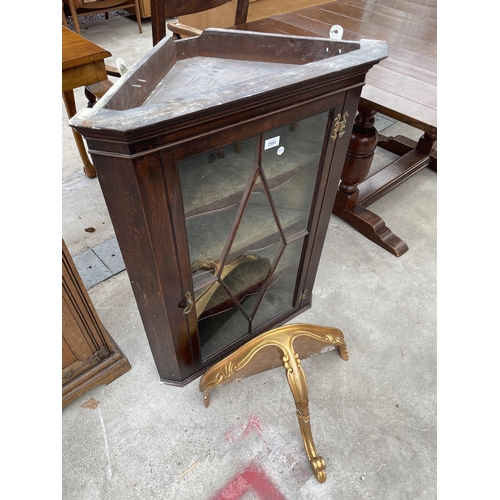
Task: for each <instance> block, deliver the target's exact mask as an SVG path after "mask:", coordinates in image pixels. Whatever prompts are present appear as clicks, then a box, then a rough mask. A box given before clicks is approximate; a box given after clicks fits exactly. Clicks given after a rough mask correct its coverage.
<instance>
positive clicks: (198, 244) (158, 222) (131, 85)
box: [70, 29, 387, 385]
mask: <svg viewBox="0 0 500 500" xmlns="http://www.w3.org/2000/svg"><path fill="white" fill-rule="evenodd" d="M386 54H387V48H386V45H385V43H383V42H380V41H374V40H362V41H361V42H338V41H334V40H330V39H324V38H309V37H294V36H285V35H270V34H265V33H253V32H244V31H238V30H221V29H207V30H205V31H204V32H203V33H202V34H201V35H200V36H199V37H193V38H188V39H183V40H178V41H174V40H172V39H167V38H165V39H163V40H162V41H161V42H159V43H158V44H157V45H156V46H155V47H154V48H153V50H152V51H151V52H150V53H149V54H148V55H147V56H146V57H145V58H144V59H143V60H142V61H141V63H140V64H138V65H136V66H134V68H132V69H131V70H130V71H128V72H127V74H126V75H124V76H123V77H122V78H120V80H119V81H118V82H117V84H116V85H114V86H113V88H112V89H111V90H110V91H109V92H107V93H106V95H105V96H104V97H103V98H102V99H100V100H99V101H98V102H97V104H96V105H95V106H94V107H93V108H92V109H86V110H82V111H81V112H79V113H78V114H77V116H76V117H74V118H72V120H71V121H70V125H71V126H72V127H74V128H75V130H77V131H78V132H80V133H81V134H82V135H83V136H84V137H85V139H86V140H87V144H88V147H89V151H90V153H91V155H92V159H93V161H94V165H95V166H96V169H97V172H98V179H99V183H100V185H101V188H102V192H103V194H104V198H105V200H106V204H107V207H108V210H109V213H110V216H111V219H112V222H113V226H114V228H115V231H116V236H117V240H118V242H119V244H120V248H121V251H122V255H123V258H124V260H125V264H126V266H127V271H128V275H129V278H130V280H131V284H132V289H133V291H134V294H135V298H136V301H137V305H138V308H139V311H140V313H141V318H142V321H143V324H144V328H145V331H146V334H147V336H148V340H149V344H150V346H151V350H152V353H153V357H154V360H155V363H156V367H157V369H158V373H159V376H160V379H161V381H163V382H165V383H169V384H174V385H184V384H186V383H188V382H190V381H191V380H194V379H195V378H197V377H198V376H199V375H200V374H202V373H203V372H205V371H206V370H207V369H208V368H209V367H210V366H212V365H214V363H216V362H217V360H220V359H222V358H223V357H224V356H226V355H227V354H229V353H231V352H233V351H234V350H235V349H237V348H238V347H239V346H242V345H243V344H245V343H246V342H248V341H249V340H250V339H253V338H255V337H257V336H258V335H260V334H261V333H263V332H265V331H267V330H269V329H271V328H275V327H277V326H279V325H282V324H283V323H285V322H286V321H288V320H290V319H291V318H292V317H294V316H296V315H298V314H300V313H301V312H302V311H305V310H306V309H307V308H309V307H310V306H311V291H312V289H313V285H314V281H315V277H316V272H317V268H318V264H319V259H320V255H321V249H322V246H323V242H324V239H325V235H326V231H327V228H328V222H329V219H330V216H331V209H332V206H333V202H334V197H335V193H336V189H337V186H338V182H339V179H340V173H341V170H342V166H343V163H344V159H345V155H346V151H347V144H348V137H349V131H350V129H351V128H352V124H353V120H354V116H355V114H356V109H357V106H358V103H359V98H360V94H361V88H362V86H363V85H364V81H365V75H366V72H367V71H368V70H369V69H370V68H371V67H372V66H373V65H374V64H377V62H378V61H379V60H381V59H383V58H384V57H386Z"/></svg>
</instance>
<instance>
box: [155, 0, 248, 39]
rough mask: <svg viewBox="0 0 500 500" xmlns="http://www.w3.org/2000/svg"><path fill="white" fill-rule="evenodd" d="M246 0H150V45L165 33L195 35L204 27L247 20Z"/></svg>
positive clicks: (231, 24)
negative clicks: (151, 39) (151, 37)
mask: <svg viewBox="0 0 500 500" xmlns="http://www.w3.org/2000/svg"><path fill="white" fill-rule="evenodd" d="M248 3H249V0H151V30H152V34H153V45H156V44H157V43H158V42H159V41H160V40H161V39H162V38H165V36H166V34H167V30H166V27H167V19H177V21H176V22H169V23H168V29H169V30H170V31H171V32H172V38H174V39H179V38H184V37H191V36H198V35H200V34H201V33H202V31H203V30H204V29H205V28H228V27H230V26H234V25H235V24H242V23H245V22H246V19H247V14H248Z"/></svg>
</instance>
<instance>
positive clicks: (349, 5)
mask: <svg viewBox="0 0 500 500" xmlns="http://www.w3.org/2000/svg"><path fill="white" fill-rule="evenodd" d="M335 24H337V25H340V26H342V28H343V30H344V33H343V38H342V39H343V40H354V41H356V40H360V39H362V38H367V39H377V40H385V41H386V42H387V43H388V47H389V57H388V58H387V59H386V60H384V61H382V62H380V63H379V64H378V65H377V66H375V67H374V68H372V69H371V70H370V71H369V72H368V75H367V79H366V86H365V87H364V88H363V92H362V95H361V101H360V106H359V109H358V115H357V117H356V120H355V124H354V128H353V132H352V137H351V141H350V144H349V150H348V153H347V159H346V163H345V165H344V170H343V173H342V181H341V183H340V186H339V190H338V193H337V197H336V200H335V205H334V209H333V213H335V214H336V215H338V216H339V217H341V218H342V219H344V220H345V221H346V222H348V223H349V224H351V225H352V226H353V227H354V228H356V229H357V230H358V231H359V232H361V233H362V234H363V235H365V236H366V237H367V238H369V239H371V240H372V241H374V242H375V243H377V244H378V245H380V246H381V247H383V248H385V249H386V250H388V251H390V252H391V253H393V254H394V255H396V256H398V257H399V256H400V255H402V254H403V253H405V252H406V251H407V250H408V246H407V245H406V243H405V242H404V241H403V240H401V239H400V238H398V237H397V236H396V235H394V234H393V233H392V231H391V230H390V229H389V228H388V227H387V226H386V225H385V222H384V221H383V220H382V219H381V218H380V217H379V216H378V215H376V214H374V213H373V212H371V211H369V210H368V209H367V208H366V207H367V206H369V205H370V204H371V203H373V202H374V201H376V200H378V199H380V198H381V197H382V196H383V195H384V194H386V193H388V192H389V191H391V190H392V189H394V188H395V187H397V186H398V185H400V184H401V183H402V182H404V181H405V180H407V179H408V178H409V177H410V176H412V175H414V174H416V173H417V172H419V171H420V170H421V169H423V168H425V167H428V166H430V167H432V168H434V169H437V156H436V151H435V149H434V144H435V141H436V139H437V0H418V3H417V2H414V1H411V0H338V1H336V2H330V3H326V4H323V5H318V6H314V7H308V8H306V9H301V10H297V11H294V12H289V13H286V14H278V15H273V16H271V17H268V18H266V19H261V20H258V21H254V22H251V23H246V24H243V25H240V26H237V27H236V28H237V29H244V30H252V31H261V32H262V31H264V32H271V33H286V34H293V35H306V36H321V37H328V36H329V33H330V28H331V27H332V25H335ZM377 112H380V113H383V114H384V115H387V116H389V117H392V118H394V119H396V120H398V121H401V122H404V123H406V124H409V125H411V126H413V127H416V128H418V129H420V130H422V131H423V132H424V134H423V136H422V137H421V139H420V140H419V141H418V142H415V141H411V140H409V139H407V138H405V137H402V136H398V137H391V138H386V137H382V136H379V135H378V133H377V131H376V129H375V127H374V123H375V114H376V113H377ZM377 145H378V146H380V147H382V148H384V149H387V150H389V151H392V152H394V153H396V154H398V155H399V158H398V159H397V160H396V161H395V162H393V163H391V164H389V165H387V166H386V167H385V168H383V169H382V170H380V171H378V172H376V173H375V174H373V175H369V170H370V166H371V162H372V159H373V155H374V151H375V148H376V146H377Z"/></svg>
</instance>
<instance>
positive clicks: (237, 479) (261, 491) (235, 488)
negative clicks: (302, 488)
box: [211, 464, 286, 500]
mask: <svg viewBox="0 0 500 500" xmlns="http://www.w3.org/2000/svg"><path fill="white" fill-rule="evenodd" d="M249 490H253V491H254V492H255V493H256V494H257V496H258V497H259V498H260V500H286V498H285V497H284V496H283V494H282V493H281V492H280V491H279V490H278V489H277V488H276V486H274V484H273V482H272V481H271V480H270V479H269V477H268V476H267V475H266V473H265V472H264V471H263V470H261V469H260V468H259V467H257V466H256V465H254V464H250V465H249V466H248V467H246V468H245V470H244V471H242V472H239V473H238V474H236V475H235V476H234V477H233V478H232V479H231V480H230V481H229V482H228V483H227V484H226V486H224V488H222V490H221V491H219V493H217V494H216V495H215V496H214V497H213V498H212V499H211V500H239V499H240V498H242V497H243V495H245V493H247V492H248V491H249Z"/></svg>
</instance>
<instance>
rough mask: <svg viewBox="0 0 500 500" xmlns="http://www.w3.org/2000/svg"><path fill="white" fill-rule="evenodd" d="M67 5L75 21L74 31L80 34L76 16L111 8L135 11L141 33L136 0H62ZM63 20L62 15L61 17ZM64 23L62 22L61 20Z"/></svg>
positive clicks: (98, 12)
mask: <svg viewBox="0 0 500 500" xmlns="http://www.w3.org/2000/svg"><path fill="white" fill-rule="evenodd" d="M63 2H64V3H65V4H66V5H67V6H68V7H69V10H70V12H71V17H72V18H73V22H74V23H75V29H76V32H77V33H78V34H79V35H80V24H79V23H78V18H79V17H82V16H91V15H94V14H102V13H105V14H106V15H107V13H108V12H111V11H113V10H122V9H123V10H128V11H133V12H134V13H135V17H136V19H137V25H138V26H139V33H142V23H141V15H140V11H139V3H138V0H95V1H93V0H92V1H89V0H63ZM63 20H64V17H63ZM63 24H64V22H63Z"/></svg>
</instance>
